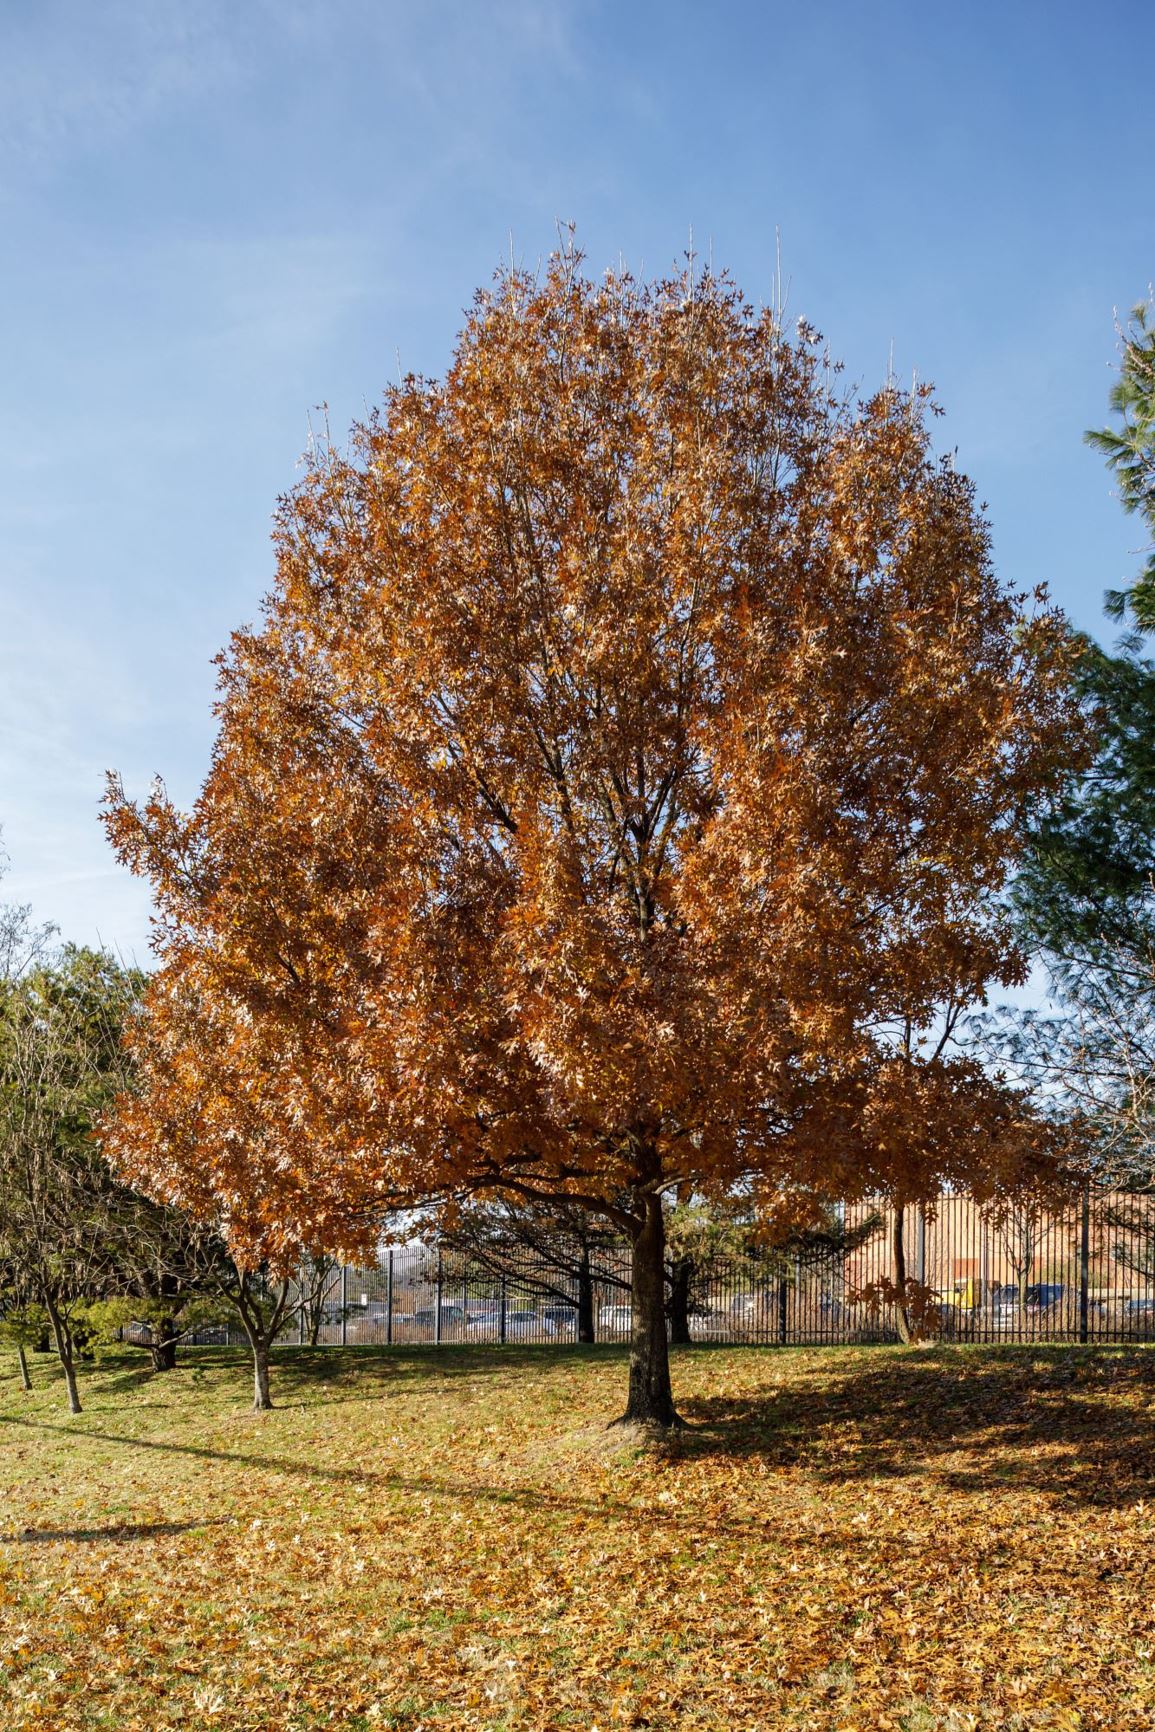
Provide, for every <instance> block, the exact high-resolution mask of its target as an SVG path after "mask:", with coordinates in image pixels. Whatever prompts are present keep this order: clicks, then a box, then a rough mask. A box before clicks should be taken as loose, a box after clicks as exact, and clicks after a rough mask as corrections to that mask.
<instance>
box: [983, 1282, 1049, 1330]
mask: <svg viewBox="0 0 1155 1732" xmlns="http://www.w3.org/2000/svg"><path fill="white" fill-rule="evenodd" d="M1065 1292H1066V1288H1065V1287H1063V1286H1061V1285H1060V1284H1059V1283H1058V1282H1049V1281H1035V1282H1032V1284H1031V1285H1030V1286H1029V1287H1028V1288H1027V1294H1026V1299H1027V1304H1026V1315H1027V1320H1028V1321H1029V1322H1031V1323H1038V1322H1040V1321H1041V1320H1042V1319H1043V1318H1045V1317H1047V1316H1048V1315H1051V1314H1053V1313H1054V1312H1055V1311H1057V1309H1058V1308H1059V1306H1060V1305H1061V1303H1062V1300H1063V1295H1064V1293H1065ZM1020 1308H1021V1307H1020V1300H1019V1289H1018V1287H1017V1286H1016V1285H1015V1284H1014V1283H1013V1282H1005V1283H1004V1284H1003V1285H1002V1286H1001V1287H996V1288H995V1290H994V1293H993V1294H992V1295H991V1312H992V1315H993V1318H994V1323H995V1327H996V1328H998V1329H1013V1328H1014V1327H1015V1326H1016V1324H1017V1323H1018V1320H1019V1313H1020Z"/></svg>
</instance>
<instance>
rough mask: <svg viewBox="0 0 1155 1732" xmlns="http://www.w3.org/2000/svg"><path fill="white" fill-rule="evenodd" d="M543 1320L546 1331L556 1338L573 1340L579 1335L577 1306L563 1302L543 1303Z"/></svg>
mask: <svg viewBox="0 0 1155 1732" xmlns="http://www.w3.org/2000/svg"><path fill="white" fill-rule="evenodd" d="M541 1321H542V1327H543V1329H544V1330H545V1333H546V1334H547V1335H549V1336H552V1337H553V1338H554V1339H555V1340H557V1339H561V1340H567V1339H568V1340H571V1341H572V1340H573V1339H574V1338H575V1336H576V1335H577V1326H578V1314H577V1306H576V1305H569V1304H563V1303H556V1304H553V1305H543V1306H542V1308H541Z"/></svg>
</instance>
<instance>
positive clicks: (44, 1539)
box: [0, 1516, 228, 1545]
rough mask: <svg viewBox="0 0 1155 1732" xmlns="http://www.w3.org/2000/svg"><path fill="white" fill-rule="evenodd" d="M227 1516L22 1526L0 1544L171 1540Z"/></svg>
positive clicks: (216, 1525)
mask: <svg viewBox="0 0 1155 1732" xmlns="http://www.w3.org/2000/svg"><path fill="white" fill-rule="evenodd" d="M227 1519H228V1518H227V1517H225V1516H204V1517H202V1518H201V1519H200V1520H198V1521H188V1522H127V1523H124V1524H119V1523H112V1524H111V1525H110V1526H108V1527H103V1528H21V1530H20V1532H19V1533H15V1534H5V1533H0V1545H46V1544H50V1543H51V1542H52V1541H54V1540H68V1541H84V1542H88V1543H92V1542H100V1541H107V1540H111V1541H113V1542H115V1543H116V1544H122V1543H123V1542H124V1541H126V1540H155V1539H168V1538H170V1537H171V1536H172V1535H174V1534H187V1533H191V1532H193V1531H194V1530H195V1529H198V1528H219V1527H224V1526H225V1525H226V1523H227Z"/></svg>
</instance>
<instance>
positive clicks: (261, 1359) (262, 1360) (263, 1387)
mask: <svg viewBox="0 0 1155 1732" xmlns="http://www.w3.org/2000/svg"><path fill="white" fill-rule="evenodd" d="M250 1345H251V1347H252V1349H253V1411H254V1412H255V1413H264V1412H266V1411H267V1409H269V1408H270V1407H272V1405H273V1398H272V1395H271V1394H270V1393H269V1344H268V1342H267V1341H264V1340H261V1339H259V1338H257V1339H253V1338H250Z"/></svg>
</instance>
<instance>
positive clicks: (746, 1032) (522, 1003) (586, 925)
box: [108, 250, 1079, 1421]
mask: <svg viewBox="0 0 1155 1732" xmlns="http://www.w3.org/2000/svg"><path fill="white" fill-rule="evenodd" d="M927 407H928V396H927V393H925V392H923V391H919V392H917V393H915V394H914V395H911V394H906V393H903V392H901V391H899V390H897V389H895V388H894V387H893V386H888V387H887V388H885V389H884V390H882V391H880V392H878V393H877V394H876V395H874V396H872V397H869V398H868V399H866V400H864V401H860V400H858V399H856V398H855V397H853V396H852V395H851V394H849V393H845V392H842V391H840V389H839V388H838V377H837V373H836V371H832V370H831V368H830V365H829V362H828V358H827V356H826V354H825V352H824V349H823V346H822V343H821V341H820V339H819V338H818V337H817V335H816V334H815V333H814V332H813V331H811V330H810V329H809V328H807V327H806V326H805V325H800V326H799V328H798V331H797V333H796V334H795V335H789V336H788V335H787V334H786V333H785V332H784V330H783V329H782V327H781V324H780V321H779V320H778V318H777V317H776V316H775V315H774V313H772V312H770V311H765V310H759V309H756V308H754V307H752V306H751V305H750V304H749V303H748V302H746V301H745V300H744V299H743V297H742V296H741V294H740V293H739V292H738V290H737V289H736V288H735V287H734V286H733V285H732V284H731V283H730V282H729V281H728V280H727V279H725V278H724V277H717V276H712V275H705V276H701V275H697V276H695V275H694V274H693V272H692V271H687V272H685V273H683V274H679V275H676V276H675V277H673V278H670V279H667V280H662V281H656V282H652V283H642V282H638V281H635V280H634V279H633V278H631V277H629V276H626V275H608V276H607V277H606V278H605V279H604V280H602V281H592V280H590V278H589V277H587V276H586V275H585V274H584V273H583V270H582V267H581V260H580V257H579V256H578V255H577V254H576V253H574V252H573V251H572V250H565V251H563V252H562V253H560V254H559V255H558V256H556V257H555V258H554V259H552V260H551V261H550V263H549V265H548V268H547V269H546V270H545V271H544V272H543V273H542V274H541V275H540V277H535V276H530V275H527V274H525V273H523V272H520V271H517V270H509V271H504V272H502V273H500V274H499V276H498V278H497V279H496V282H495V284H494V285H493V287H492V288H491V289H490V290H488V291H486V292H483V293H480V294H479V295H478V296H477V298H476V300H475V303H474V305H473V308H472V311H471V312H470V314H469V317H468V319H467V322H466V325H465V328H464V331H463V333H462V336H461V338H460V341H459V343H458V346H457V350H456V353H455V355H454V358H453V362H452V365H451V367H450V368H449V370H448V372H447V374H446V376H445V378H444V380H442V381H435V380H429V379H424V378H417V377H411V378H408V379H406V380H404V381H403V382H401V383H400V384H398V385H397V386H395V387H393V388H392V389H390V390H389V391H388V392H387V394H386V396H385V400H384V403H383V405H382V407H381V409H380V410H379V411H378V412H377V413H375V414H374V415H373V416H372V417H371V418H370V419H369V420H368V421H367V422H366V423H365V424H364V425H362V426H360V427H358V428H356V429H355V430H354V433H353V436H352V441H351V446H350V448H349V450H348V451H347V452H341V451H338V450H337V449H335V448H334V447H332V446H331V445H329V444H328V443H322V444H320V445H319V446H318V447H316V448H315V449H314V450H313V452H312V453H311V456H310V459H309V462H308V466H307V470H306V473H305V476H304V478H303V480H302V481H301V483H300V485H299V486H298V487H297V488H296V489H295V490H294V491H293V492H292V493H291V494H290V495H289V496H288V497H287V498H286V499H285V500H284V501H283V502H282V505H281V508H280V512H279V516H278V520H277V530H276V551H277V575H276V582H275V586H274V589H273V592H272V594H271V596H270V597H269V599H268V602H267V605H266V609H265V615H264V620H263V622H262V624H261V625H260V627H259V628H258V629H255V630H247V631H241V632H238V633H237V634H236V635H235V637H234V638H233V641H232V644H231V647H230V649H229V651H228V653H227V655H225V656H224V657H223V658H222V662H221V676H220V677H221V696H220V705H219V714H220V729H219V734H218V739H217V743H216V748H215V751H214V756H213V762H212V766H211V769H210V772H209V775H208V777H207V779H206V781H205V784H204V787H203V789H202V791H201V794H200V796H199V798H198V800H197V802H196V804H195V806H194V808H193V809H192V811H191V812H188V813H182V812H180V811H178V810H177V809H175V808H174V806H173V805H172V804H171V802H170V801H169V800H168V798H167V796H166V795H165V793H164V791H163V788H162V787H157V788H155V789H154V791H153V793H152V795H151V797H150V798H149V799H148V800H146V801H144V802H143V803H140V804H137V803H134V802H132V801H130V800H129V799H127V798H126V797H125V795H124V793H123V791H122V790H121V788H120V786H119V784H118V783H116V782H115V781H114V782H113V784H112V786H111V790H110V799H109V807H108V822H109V827H110V831H111V835H112V839H113V841H114V844H115V846H116V848H117V850H118V852H119V854H120V856H121V858H122V859H123V860H125V861H126V862H127V863H128V864H129V865H130V866H131V867H132V868H133V870H135V871H137V872H139V873H142V874H145V875H147V876H148V877H149V878H150V879H151V881H152V884H153V888H154V892H155V895H156V899H157V906H158V909H159V920H158V927H157V944H158V950H159V957H160V962H161V967H160V970H159V972H158V974H157V976H156V977H155V979H154V981H153V983H152V986H151V988H150V992H149V997H148V1006H147V1014H146V1016H145V1017H144V1018H143V1019H142V1021H141V1023H140V1025H139V1028H138V1030H137V1033H136V1035H135V1056H136V1058H137V1061H138V1064H139V1067H140V1078H141V1081H140V1087H139V1091H138V1092H137V1093H136V1094H134V1095H133V1096H132V1097H130V1098H126V1099H125V1100H124V1101H123V1102H122V1104H121V1108H120V1111H119V1114H118V1116H117V1118H116V1120H115V1122H114V1123H113V1124H112V1125H111V1126H110V1128H109V1131H108V1146H109V1147H110V1149H111V1150H112V1151H113V1153H114V1155H115V1157H116V1159H117V1160H118V1162H119V1163H120V1166H121V1169H122V1171H124V1172H125V1173H126V1174H127V1175H128V1176H130V1177H131V1178H132V1180H133V1181H134V1182H138V1183H140V1184H142V1185H144V1186H146V1187H147V1188H149V1189H151V1190H153V1191H155V1192H158V1193H159V1194H162V1195H163V1196H165V1197H166V1198H168V1199H170V1200H172V1201H176V1202H179V1203H180V1204H181V1205H182V1206H184V1207H186V1208H188V1209H190V1210H191V1211H192V1212H193V1213H194V1214H198V1213H199V1214H202V1215H203V1214H205V1213H208V1212H213V1213H214V1214H217V1215H220V1217H221V1218H222V1219H223V1220H224V1221H225V1224H226V1227H227V1230H228V1231H229V1233H230V1236H231V1240H232V1243H233V1245H234V1247H235V1248H236V1249H237V1251H238V1254H239V1255H241V1256H242V1257H248V1258H251V1259H256V1258H268V1257H274V1258H275V1257H277V1256H282V1257H284V1258H289V1257H292V1256H295V1255H296V1254H297V1253H298V1251H299V1249H300V1247H302V1246H309V1245H312V1244H327V1245H329V1246H332V1247H336V1248H342V1249H353V1248H355V1247H356V1246H358V1245H366V1244H368V1243H370V1242H371V1239H372V1236H373V1234H374V1232H375V1221H376V1218H377V1215H378V1214H379V1212H380V1209H381V1208H382V1207H383V1205H384V1204H385V1203H386V1202H396V1201H398V1200H403V1201H413V1200H421V1199H427V1198H431V1197H438V1196H446V1195H451V1194H457V1193H461V1192H463V1191H472V1192H481V1193H485V1192H486V1191H492V1192H503V1193H505V1194H508V1195H511V1196H514V1197H519V1198H522V1199H525V1200H528V1201H530V1202H533V1201H541V1200H548V1199H551V1198H557V1197H564V1198H567V1199H571V1200H574V1201H577V1202H580V1203H582V1204H583V1205H584V1206H587V1207H590V1208H593V1209H596V1210H599V1211H601V1212H602V1213H604V1214H605V1215H606V1216H607V1217H608V1218H609V1219H611V1220H613V1221H614V1222H615V1223H616V1224H617V1225H618V1226H619V1227H620V1228H621V1229H623V1230H624V1231H625V1232H626V1233H627V1234H628V1236H629V1237H630V1239H631V1241H632V1244H633V1248H634V1298H633V1308H634V1317H635V1341H634V1352H633V1358H632V1364H631V1389H630V1403H629V1408H628V1413H629V1416H630V1417H633V1418H637V1419H659V1420H663V1421H668V1420H670V1419H671V1418H672V1417H673V1407H672V1401H671V1397H670V1389H669V1375H668V1367H667V1365H666V1360H665V1332H664V1326H663V1324H662V1255H663V1244H662V1240H663V1232H664V1228H663V1220H662V1209H661V1197H662V1194H663V1192H665V1191H668V1190H669V1189H670V1188H671V1187H672V1186H677V1185H680V1186H686V1185H690V1186H692V1187H694V1188H695V1189H696V1190H697V1191H698V1192H700V1193H702V1194H709V1193H710V1192H711V1191H712V1190H713V1191H724V1190H727V1189H732V1188H733V1187H734V1186H736V1185H738V1186H743V1187H745V1188H746V1189H747V1190H748V1191H749V1192H750V1194H751V1195H753V1196H755V1197H756V1198H758V1199H760V1200H761V1201H762V1202H763V1203H765V1204H766V1205H770V1204H774V1203H777V1202H780V1201H781V1200H782V1199H783V1198H784V1197H785V1196H786V1195H787V1194H788V1193H791V1192H794V1191H798V1190H805V1191H806V1192H808V1193H809V1194H811V1195H818V1196H828V1197H833V1196H838V1195H848V1196H849V1195H860V1194H862V1193H863V1192H865V1191H868V1190H871V1189H880V1188H881V1189H887V1190H896V1191H903V1190H910V1189H911V1188H914V1189H915V1190H916V1191H921V1190H923V1189H924V1188H925V1187H927V1186H928V1185H931V1184H937V1183H938V1182H939V1181H940V1180H941V1179H943V1178H944V1177H947V1178H952V1179H954V1180H955V1181H956V1182H970V1183H971V1184H972V1185H974V1186H977V1187H978V1188H980V1189H981V1187H982V1186H983V1185H987V1186H993V1185H996V1184H998V1183H999V1182H1000V1181H1001V1180H1002V1179H1005V1178H1006V1176H1007V1174H1008V1173H1009V1172H1010V1171H1011V1170H1012V1169H1013V1168H1015V1166H1016V1163H1020V1164H1021V1162H1022V1161H1023V1160H1024V1159H1027V1158H1029V1157H1030V1154H1031V1151H1032V1150H1034V1149H1035V1146H1036V1145H1035V1142H1034V1141H1033V1138H1034V1134H1035V1133H1034V1129H1033V1127H1032V1125H1031V1123H1030V1116H1029V1114H1028V1113H1027V1112H1026V1111H1025V1110H1024V1109H1023V1108H1022V1106H1021V1104H1020V1103H1011V1105H1010V1106H1008V1097H1007V1095H1006V1093H1005V1091H1003V1090H1000V1089H999V1088H998V1086H997V1085H996V1084H995V1083H992V1082H991V1081H990V1080H989V1079H988V1078H986V1077H985V1076H984V1075H983V1073H982V1072H981V1071H979V1069H978V1067H977V1066H973V1065H966V1064H964V1063H962V1062H961V1061H957V1060H951V1059H950V1058H949V1057H948V1056H946V1055H945V1054H943V1053H941V1052H937V1053H933V1054H922V1056H921V1057H920V1052H921V1049H920V1047H919V1034H920V1031H922V1032H925V1031H927V1030H929V1029H930V1028H931V1027H932V1025H933V1024H934V1023H935V1020H936V1018H938V1017H940V1016H941V1015H942V1012H943V1006H944V1005H947V1006H949V1007H950V1009H951V1012H952V1013H955V1012H957V1010H958V1008H959V1007H960V1006H964V1005H967V1004H973V1003H975V1002H977V1001H979V1000H980V999H982V997H983V995H984V994H985V992H986V990H987V988H988V986H989V985H990V984H991V983H993V982H1007V981H1012V980H1015V979H1018V978H1020V977H1021V974H1022V970H1023V961H1022V957H1021V955H1020V953H1019V952H1018V950H1017V948H1016V947H1015V945H1014V943H1013V942H1012V940H1011V936H1010V932H1009V928H1008V924H1007V921H1006V918H1005V915H1004V914H1003V913H1002V912H1001V911H1000V902H999V897H1000V893H1001V892H1002V890H1003V887H1004V884H1005V879H1006V874H1007V871H1008V866H1009V863H1010V861H1011V859H1012V858H1013V855H1014V853H1015V849H1016V846H1017V842H1016V837H1017V834H1018V831H1019V828H1020V826H1021V820H1022V816H1023V812H1024V810H1025V808H1026V806H1027V805H1028V804H1029V803H1030V802H1031V801H1033V800H1035V799H1037V798H1038V797H1039V795H1040V793H1041V792H1042V791H1043V790H1046V789H1048V788H1050V787H1051V786H1052V785H1053V784H1054V782H1055V779H1056V777H1057V775H1058V774H1059V772H1060V769H1061V767H1062V766H1063V764H1064V763H1065V762H1067V761H1068V760H1069V759H1070V757H1071V755H1072V754H1073V753H1074V752H1076V751H1077V749H1078V744H1077V742H1078V732H1079V723H1078V717H1077V714H1076V711H1075V708H1074V706H1073V705H1072V703H1071V701H1070V698H1069V695H1068V685H1067V673H1068V663H1069V653H1070V652H1069V638H1068V633H1067V629H1066V627H1065V624H1064V622H1063V620H1062V618H1061V616H1059V615H1058V614H1057V612H1055V611H1054V610H1053V609H1051V608H1050V607H1048V606H1047V605H1046V603H1045V601H1044V600H1043V599H1041V598H1036V599H1035V600H1034V601H1033V602H1032V603H1031V604H1030V605H1027V604H1026V603H1024V601H1023V599H1022V598H1017V597H1015V596H1014V595H1013V594H1011V593H1009V592H1008V591H1007V590H1006V589H1005V588H1004V587H1003V586H1002V585H1001V584H1000V583H999V581H998V580H997V578H996V576H995V574H994V572H993V570H992V567H991V561H990V553H989V540H988V532H987V527H986V524H985V522H984V521H983V519H982V517H981V515H980V513H979V512H978V511H977V510H976V507H975V501H974V496H973V490H972V487H971V485H970V483H969V482H968V481H967V480H966V479H965V477H963V476H962V475H960V474H959V473H958V472H957V471H956V470H955V468H954V467H953V466H952V464H951V463H950V462H947V461H939V460H936V458H935V457H934V454H933V452H932V449H931V444H930V439H929V433H928V426H927V413H926V412H927ZM992 1125H994V1126H995V1127H996V1128H997V1134H995V1135H992Z"/></svg>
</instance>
